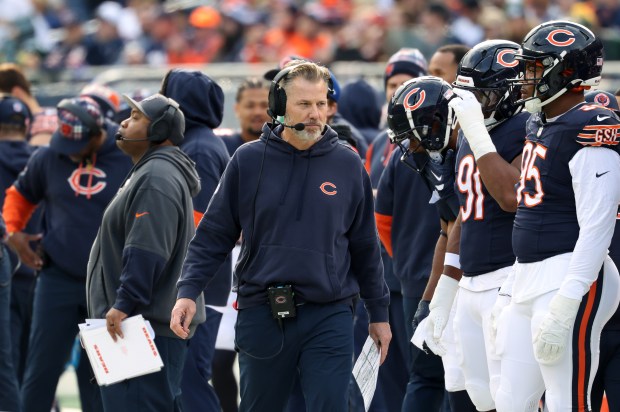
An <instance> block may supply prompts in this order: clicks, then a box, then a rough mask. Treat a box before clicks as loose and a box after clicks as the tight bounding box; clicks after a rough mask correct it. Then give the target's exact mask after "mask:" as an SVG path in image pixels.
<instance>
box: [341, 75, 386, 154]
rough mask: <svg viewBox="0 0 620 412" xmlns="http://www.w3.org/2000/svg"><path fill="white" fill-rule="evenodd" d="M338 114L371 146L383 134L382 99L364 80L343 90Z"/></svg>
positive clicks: (348, 85) (350, 84)
mask: <svg viewBox="0 0 620 412" xmlns="http://www.w3.org/2000/svg"><path fill="white" fill-rule="evenodd" d="M338 113H340V115H341V116H342V117H344V118H345V119H346V120H348V121H349V122H350V123H351V124H352V125H353V126H355V127H356V128H357V130H359V131H360V133H361V134H362V136H364V138H365V139H366V143H368V144H369V145H370V144H371V143H372V142H373V140H374V139H375V138H376V137H377V135H378V134H379V133H380V132H381V129H379V124H380V123H381V99H380V98H379V93H378V92H377V91H376V90H375V89H374V88H373V87H372V86H371V85H370V84H368V82H366V81H365V80H363V79H359V80H357V81H355V82H353V83H349V84H347V85H346V86H344V87H343V88H342V91H341V93H340V97H339V99H338Z"/></svg>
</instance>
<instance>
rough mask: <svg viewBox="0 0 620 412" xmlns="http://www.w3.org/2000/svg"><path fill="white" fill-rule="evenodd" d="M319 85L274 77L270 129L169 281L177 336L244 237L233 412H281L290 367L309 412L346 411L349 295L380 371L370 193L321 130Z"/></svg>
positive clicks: (245, 157) (377, 260)
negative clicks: (365, 316)
mask: <svg viewBox="0 0 620 412" xmlns="http://www.w3.org/2000/svg"><path fill="white" fill-rule="evenodd" d="M329 82H330V74H329V71H328V70H327V69H326V68H324V67H322V66H319V65H317V64H315V63H311V62H304V63H299V62H297V64H296V65H294V66H292V67H286V68H285V69H283V70H282V71H281V72H280V73H279V74H278V75H277V76H276V78H275V79H274V80H273V83H272V85H271V89H270V93H269V110H270V115H271V116H272V118H273V119H274V120H275V124H266V125H265V126H264V127H263V135H262V136H261V138H260V139H259V140H258V141H255V142H251V143H248V144H246V145H244V146H242V147H240V148H239V149H238V150H237V151H236V152H235V155H234V156H233V158H232V159H231V161H230V163H229V164H228V167H227V168H226V171H225V172H224V175H223V177H222V180H221V181H220V185H219V187H218V189H217V190H216V192H215V194H214V195H213V198H212V199H211V203H210V204H209V207H208V209H207V211H206V213H205V215H204V217H203V219H202V221H201V222H200V224H199V226H198V229H197V233H196V237H195V238H194V239H193V240H192V243H191V245H190V248H189V251H188V255H187V258H186V261H185V265H184V268H183V274H182V275H181V279H180V281H179V283H178V288H179V293H178V300H177V304H176V306H175V308H174V309H173V311H172V319H171V322H170V326H171V328H172V330H173V331H174V332H175V333H176V334H177V335H178V336H180V337H182V338H187V337H188V336H189V329H188V325H189V324H190V322H191V321H192V318H193V316H194V313H195V310H196V304H195V302H194V299H196V297H197V296H199V295H200V292H201V291H202V290H203V289H204V288H205V287H208V286H207V285H208V283H209V281H210V280H211V278H212V277H213V275H214V274H215V272H216V271H217V269H218V267H219V265H220V264H221V262H222V261H223V260H224V258H225V257H226V255H227V254H228V253H229V252H230V251H231V250H232V248H233V246H234V244H235V242H236V240H237V239H238V238H239V235H240V233H241V231H243V233H244V238H243V244H242V250H241V257H240V261H239V263H238V265H237V268H236V275H237V282H238V283H237V286H238V293H239V294H238V309H239V317H238V321H237V327H236V336H237V340H236V343H237V346H238V348H239V366H240V371H241V405H240V408H239V410H240V411H242V412H243V411H249V410H259V411H266V410H271V411H278V410H282V409H283V408H284V405H285V403H286V401H287V399H288V395H289V393H290V391H291V386H292V384H293V382H294V377H295V376H296V375H297V370H298V369H299V376H300V380H301V386H302V390H303V392H304V395H305V398H306V405H307V407H308V410H313V411H319V410H321V411H323V410H334V411H344V410H346V409H347V398H348V384H349V377H350V375H351V370H352V347H353V330H352V328H353V312H352V301H353V299H354V298H355V296H356V295H357V294H358V293H359V294H360V295H361V298H362V300H363V301H364V302H365V304H366V309H367V310H368V313H369V317H370V322H371V323H370V326H369V333H370V336H371V337H372V339H373V340H374V341H375V342H376V343H377V344H378V345H380V347H381V362H383V360H384V359H385V356H386V355H387V349H388V346H389V343H390V339H391V332H390V328H389V324H388V323H387V321H388V312H387V307H388V303H389V291H388V288H387V286H386V284H385V281H384V280H383V269H382V264H381V257H380V250H379V242H378V238H377V232H376V225H375V221H374V215H373V212H374V205H373V197H372V189H371V185H370V180H369V178H368V175H367V174H366V172H365V170H364V168H363V165H362V163H361V162H360V160H359V157H358V155H357V154H356V153H355V152H353V151H352V150H350V149H348V148H347V147H345V146H343V145H341V144H339V143H338V136H337V134H336V133H335V132H334V131H333V130H332V129H331V128H329V127H328V126H326V124H325V122H326V117H327V97H328V84H329ZM278 118H279V120H276V119H278ZM280 121H281V122H280ZM300 234H301V235H300ZM291 289H292V293H291ZM269 295H271V296H272V297H273V299H271V300H270V299H269ZM292 299H294V304H290V302H291V300H292ZM269 302H271V303H269ZM280 305H281V306H283V307H282V308H280V307H279V306H280ZM270 307H271V308H270ZM272 312H273V313H272Z"/></svg>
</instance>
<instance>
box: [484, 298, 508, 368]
mask: <svg viewBox="0 0 620 412" xmlns="http://www.w3.org/2000/svg"><path fill="white" fill-rule="evenodd" d="M508 304H510V296H508V295H497V299H496V300H495V304H494V305H493V309H491V318H490V321H489V325H490V330H489V335H490V336H489V339H490V342H489V343H490V346H491V347H490V350H489V352H490V353H491V354H492V356H494V357H495V358H496V359H499V356H498V354H497V347H496V344H495V342H496V340H497V326H498V319H499V316H500V315H501V314H502V311H503V310H504V308H505V307H506V306H508Z"/></svg>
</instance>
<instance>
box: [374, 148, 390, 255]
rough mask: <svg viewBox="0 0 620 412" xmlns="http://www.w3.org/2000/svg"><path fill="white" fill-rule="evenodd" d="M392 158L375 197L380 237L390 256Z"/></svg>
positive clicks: (384, 171) (382, 175)
mask: <svg viewBox="0 0 620 412" xmlns="http://www.w3.org/2000/svg"><path fill="white" fill-rule="evenodd" d="M392 160H393V159H390V162H388V164H387V166H386V168H385V169H384V170H383V173H382V174H381V179H379V185H378V186H377V197H376V199H375V219H376V221H377V229H378V231H379V239H381V243H382V244H383V247H385V250H386V251H387V253H388V255H390V257H392V256H393V249H392V220H393V208H394V168H395V167H394V164H393V162H392Z"/></svg>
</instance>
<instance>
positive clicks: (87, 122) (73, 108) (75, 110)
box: [57, 100, 101, 136]
mask: <svg viewBox="0 0 620 412" xmlns="http://www.w3.org/2000/svg"><path fill="white" fill-rule="evenodd" d="M57 108H58V109H63V110H67V111H68V112H71V113H72V114H73V115H75V116H77V118H78V119H80V121H81V122H82V127H83V128H84V134H85V135H86V136H93V135H95V134H100V133H101V127H99V125H98V124H97V121H96V120H95V119H93V117H92V116H91V114H90V113H88V111H86V109H85V108H83V107H82V106H80V105H79V104H76V103H73V102H72V101H71V100H62V101H61V102H60V103H58V106H57Z"/></svg>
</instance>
